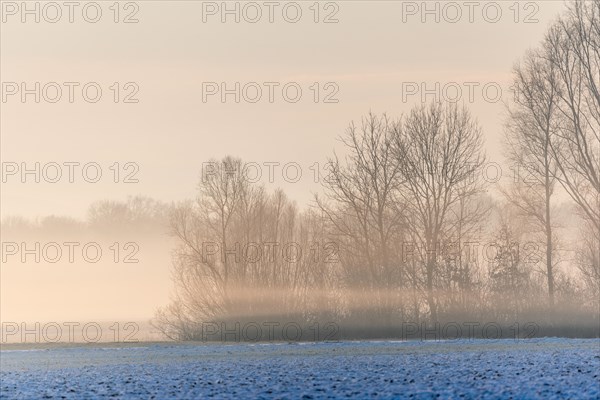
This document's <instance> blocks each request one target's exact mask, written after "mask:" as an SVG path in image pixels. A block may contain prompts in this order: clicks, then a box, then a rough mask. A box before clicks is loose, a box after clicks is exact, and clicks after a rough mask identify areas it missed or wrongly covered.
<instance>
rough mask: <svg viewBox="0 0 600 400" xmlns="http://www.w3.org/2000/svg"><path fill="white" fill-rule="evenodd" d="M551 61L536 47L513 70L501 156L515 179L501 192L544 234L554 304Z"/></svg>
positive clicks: (554, 127) (554, 87)
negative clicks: (510, 165) (504, 155)
mask: <svg viewBox="0 0 600 400" xmlns="http://www.w3.org/2000/svg"><path fill="white" fill-rule="evenodd" d="M557 81H558V74H557V71H556V68H555V66H554V65H553V64H552V63H550V62H548V61H546V60H544V59H543V58H542V57H541V56H540V55H539V54H538V53H537V52H530V53H529V54H527V56H526V57H525V60H524V61H523V63H521V64H519V65H517V66H516V67H515V70H514V87H515V88H517V91H516V93H515V97H514V103H515V105H514V107H513V108H512V109H509V121H508V123H507V128H508V129H507V138H506V142H507V153H508V154H507V155H508V159H509V160H510V161H512V163H513V167H514V168H515V171H516V173H515V178H516V179H515V182H513V183H512V185H511V187H510V189H509V190H504V191H503V192H504V195H505V197H506V198H507V199H508V200H509V201H510V202H511V203H512V204H513V205H514V206H515V207H516V208H517V209H518V210H519V212H520V215H521V216H522V217H524V218H526V219H528V220H529V221H531V222H533V224H534V225H535V226H536V227H538V229H539V231H541V232H542V233H543V235H544V237H545V247H546V268H545V274H546V278H547V279H546V280H547V287H548V297H549V302H550V305H553V304H554V292H555V289H554V287H555V282H554V281H555V278H554V275H555V273H554V267H555V261H554V260H553V255H554V252H555V249H554V246H553V220H552V216H551V200H552V195H553V194H554V187H555V183H556V176H557V171H558V167H557V162H556V159H555V158H554V157H553V152H552V143H553V141H554V140H556V138H557V136H558V135H559V126H558V121H557V111H558V105H557V103H558V102H559V93H558V88H557Z"/></svg>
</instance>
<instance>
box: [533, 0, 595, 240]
mask: <svg viewBox="0 0 600 400" xmlns="http://www.w3.org/2000/svg"><path fill="white" fill-rule="evenodd" d="M541 57H542V58H544V60H546V61H547V62H548V63H549V64H550V66H551V68H552V69H553V70H554V71H555V72H556V76H557V80H556V81H554V80H553V81H547V82H546V85H547V86H555V89H554V90H555V91H556V93H557V94H558V96H559V99H560V101H558V102H557V114H558V118H559V119H560V122H559V129H558V134H557V138H556V140H552V141H551V142H550V144H551V151H552V154H553V157H554V159H555V162H556V166H557V170H558V173H557V174H556V179H557V180H558V181H559V182H560V183H561V185H562V187H563V188H564V189H565V190H566V191H567V192H568V193H569V195H570V196H571V197H572V198H573V200H574V201H575V202H576V203H577V205H578V206H579V207H580V209H581V211H582V213H583V215H584V216H585V217H586V218H588V219H589V220H590V221H591V222H592V224H593V225H594V226H595V228H596V229H597V230H600V208H599V207H598V206H597V204H598V202H599V198H600V2H598V1H584V0H576V1H574V2H573V3H571V5H570V7H569V11H568V13H567V15H566V16H565V17H563V18H561V19H560V20H559V21H558V22H557V23H556V24H555V25H554V26H552V27H551V29H550V31H549V32H548V34H547V35H546V39H545V41H544V43H543V46H542V49H541Z"/></svg>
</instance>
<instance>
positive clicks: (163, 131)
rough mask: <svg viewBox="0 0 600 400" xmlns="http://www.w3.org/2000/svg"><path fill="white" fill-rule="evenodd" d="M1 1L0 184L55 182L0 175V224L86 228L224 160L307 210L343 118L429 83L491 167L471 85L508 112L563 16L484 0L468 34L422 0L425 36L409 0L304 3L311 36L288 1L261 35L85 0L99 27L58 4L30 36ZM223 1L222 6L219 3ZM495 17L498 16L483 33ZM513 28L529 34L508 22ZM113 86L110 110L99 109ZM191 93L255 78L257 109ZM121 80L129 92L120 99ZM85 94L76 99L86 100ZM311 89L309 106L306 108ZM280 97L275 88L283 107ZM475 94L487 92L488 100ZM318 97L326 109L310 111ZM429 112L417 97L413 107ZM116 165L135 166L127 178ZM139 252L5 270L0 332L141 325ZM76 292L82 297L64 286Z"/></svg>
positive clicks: (145, 284)
mask: <svg viewBox="0 0 600 400" xmlns="http://www.w3.org/2000/svg"><path fill="white" fill-rule="evenodd" d="M7 3H10V4H14V5H16V6H17V7H20V4H21V2H17V3H12V2H3V3H2V4H3V7H4V8H3V14H2V17H3V23H2V25H1V39H0V49H1V57H0V58H1V60H0V68H1V70H0V73H1V79H0V80H1V81H2V83H3V89H2V95H3V98H2V103H1V110H2V115H1V122H0V127H1V158H2V162H3V163H4V164H3V171H4V172H7V171H8V169H9V164H7V163H16V165H18V166H19V168H20V167H21V163H26V165H27V166H28V167H29V168H30V169H31V168H33V167H34V163H36V162H39V163H41V165H46V166H47V169H46V172H47V173H48V174H49V175H48V177H49V178H50V179H53V177H54V173H55V172H54V169H53V168H51V165H53V164H48V163H58V164H59V165H61V166H62V174H63V176H62V179H61V180H60V182H58V183H49V182H44V178H43V177H42V179H41V180H42V182H40V183H35V182H34V177H33V176H32V175H27V176H26V177H25V178H27V180H26V182H25V183H22V182H21V174H20V173H17V175H9V176H6V177H5V178H6V183H3V185H2V193H1V199H0V200H1V205H2V207H1V213H2V216H7V215H22V216H25V217H29V218H32V217H36V216H45V215H50V214H57V215H68V216H73V217H84V216H85V212H86V210H87V208H88V206H89V204H90V203H92V202H94V201H97V200H101V199H118V200H124V199H126V198H127V196H128V195H137V194H142V195H147V196H151V197H153V198H157V199H160V200H164V201H171V200H181V199H185V198H190V197H192V196H194V195H195V193H196V188H197V183H198V179H199V176H200V171H201V167H202V162H204V161H207V160H208V159H210V158H213V157H215V158H221V157H223V156H225V155H228V154H231V155H234V156H238V157H241V158H243V159H244V160H246V161H249V162H256V163H258V165H260V166H262V167H261V170H262V173H263V181H264V182H266V181H267V180H268V179H267V178H268V173H269V167H268V163H280V164H279V166H275V167H274V172H275V175H274V182H273V185H275V186H280V187H282V188H283V189H285V191H286V192H287V193H288V194H289V195H290V197H292V198H294V199H296V200H298V202H299V203H300V204H306V203H307V202H308V201H309V200H310V199H311V197H312V195H311V192H312V191H316V190H318V188H319V186H318V184H316V183H315V182H314V180H315V179H314V170H315V168H314V165H315V163H319V165H320V167H321V169H323V166H324V162H325V160H326V157H328V156H330V155H331V154H332V151H333V149H334V148H336V146H337V148H338V149H339V144H338V143H337V141H336V138H337V137H338V136H339V135H340V134H342V133H343V132H344V130H345V128H346V127H347V126H348V124H349V123H350V121H352V120H359V119H360V118H361V117H362V116H363V115H364V114H366V113H368V112H369V110H372V111H373V112H376V113H381V112H387V113H388V114H389V115H391V116H399V115H400V114H401V113H402V112H406V111H408V110H410V108H412V107H413V106H414V105H416V104H418V103H420V102H421V100H422V97H421V94H422V93H418V94H416V95H412V96H408V97H406V96H407V94H406V92H403V88H404V89H406V84H407V83H409V84H410V83H411V82H413V83H414V84H416V86H417V87H419V86H420V85H421V83H424V84H425V85H427V86H426V87H427V88H429V89H433V88H435V83H436V82H439V84H440V86H441V87H443V86H444V85H446V84H447V83H451V82H455V83H456V84H455V86H454V87H456V86H458V87H460V88H461V89H462V95H463V99H464V100H465V101H466V105H467V106H468V107H469V108H470V109H471V111H472V113H473V114H474V115H475V116H476V117H477V118H478V120H479V121H480V123H481V125H482V127H483V130H484V134H485V138H486V150H487V152H488V155H489V158H490V159H491V160H493V161H494V160H495V161H501V152H500V143H501V140H500V139H501V134H502V123H503V117H504V111H505V109H504V105H503V104H502V102H501V101H498V102H496V103H491V102H487V101H485V99H484V97H483V95H482V87H483V86H484V85H486V84H489V85H490V86H491V87H492V88H493V87H497V86H500V87H502V89H503V97H504V98H505V99H508V96H509V93H508V87H509V82H510V76H511V68H512V66H513V64H514V63H515V62H516V61H517V60H518V59H519V57H521V56H522V55H523V54H524V53H525V51H526V50H527V49H528V48H531V47H533V46H535V45H536V44H537V43H539V41H540V40H541V38H542V36H543V34H544V32H545V31H546V29H547V27H548V24H549V22H550V21H551V20H552V19H553V18H555V16H556V15H557V14H558V13H559V12H560V11H561V10H562V9H563V8H564V4H563V3H562V2H559V1H543V2H539V1H538V2H521V3H516V2H497V3H493V2H491V3H493V4H492V5H491V6H487V7H488V8H486V10H487V14H485V18H484V14H482V12H483V11H482V9H483V7H484V6H485V5H486V4H489V3H490V2H484V3H478V5H477V6H476V7H475V9H474V14H473V22H469V9H468V8H467V7H465V6H461V12H462V13H463V15H462V18H461V19H460V20H459V21H458V22H456V23H451V22H449V21H448V19H449V18H454V16H455V10H452V9H449V8H444V5H445V4H446V3H433V2H431V3H428V4H430V6H431V7H432V8H433V7H434V6H435V4H438V7H440V8H439V9H440V13H441V15H440V16H441V18H440V22H439V23H436V22H435V20H434V19H435V15H429V14H428V15H426V16H425V17H427V20H426V23H423V22H422V20H421V19H422V16H421V14H420V10H417V11H416V15H412V13H411V12H412V11H414V8H412V7H415V6H416V7H417V8H419V7H421V4H422V3H421V2H416V3H410V2H408V3H410V4H408V3H407V2H394V1H340V2H335V3H334V2H331V3H328V5H326V4H325V3H322V4H321V5H320V7H319V10H320V12H319V16H318V18H319V21H322V20H323V18H325V16H326V15H330V14H331V13H334V15H333V16H332V17H331V18H335V19H337V20H338V22H337V23H327V24H326V23H322V22H319V23H315V22H314V18H315V13H314V8H313V9H311V8H310V7H314V5H313V2H312V1H309V2H298V3H295V4H298V5H299V7H300V8H301V10H302V17H301V18H300V21H299V22H297V23H290V22H286V21H285V20H284V18H283V16H282V9H283V6H284V4H285V3H279V5H278V6H277V7H276V8H275V10H274V14H273V16H274V22H273V23H269V22H268V8H266V7H264V6H263V7H262V13H263V16H262V20H261V21H259V22H257V23H249V22H247V21H245V20H244V18H243V16H242V18H241V20H240V22H239V23H235V22H234V21H233V18H234V16H231V15H229V16H227V18H228V20H227V21H226V22H225V23H222V22H221V15H220V14H219V13H217V14H216V15H208V14H206V13H205V14H204V17H205V20H206V22H203V7H204V9H205V11H212V10H214V8H211V7H213V6H214V5H216V6H217V7H220V5H221V2H218V3H211V4H208V3H207V4H204V5H203V3H202V2H199V1H198V2H195V1H172V2H167V1H142V2H137V3H132V4H137V6H138V8H139V10H136V9H135V8H134V6H131V7H130V8H128V9H123V8H121V9H120V13H119V16H118V17H119V20H122V19H123V18H124V16H125V15H127V14H129V13H131V12H135V16H134V17H135V18H137V19H138V20H139V22H138V23H131V24H125V23H121V22H119V23H114V21H113V18H114V17H115V14H114V12H113V10H111V9H109V7H110V6H111V5H112V3H113V2H99V3H98V4H100V7H101V9H102V17H101V18H100V21H99V22H97V23H88V22H86V21H85V20H83V18H82V12H81V8H78V9H76V10H75V11H74V15H73V17H74V22H73V23H69V22H68V10H67V9H66V8H63V9H62V13H63V15H62V19H61V20H60V21H59V22H57V23H49V22H46V21H44V18H43V17H44V16H45V17H46V18H49V19H52V18H54V16H55V15H56V14H55V12H56V10H52V9H45V11H44V10H41V12H42V13H44V12H45V13H46V14H43V15H42V18H41V21H40V22H39V23H35V22H34V21H33V16H27V18H29V19H28V20H27V21H26V22H25V23H22V22H21V14H20V12H19V10H16V12H17V13H16V14H15V15H13V13H14V12H15V9H14V8H6V7H7V5H6V4H7ZM205 3H206V2H205ZM31 4H34V3H31ZM81 4H85V3H81ZM257 4H259V5H261V4H263V3H262V2H258V3H257ZM455 4H459V5H462V4H464V3H463V2H458V3H455ZM228 5H229V7H231V8H233V7H234V6H235V3H234V2H229V3H228ZM121 6H122V7H123V6H124V3H121ZM496 6H498V7H499V8H500V9H501V11H502V16H501V17H500V19H499V21H498V22H496V23H492V22H489V21H490V19H493V18H495V7H496ZM32 7H33V6H32ZM240 7H243V5H240ZM289 7H290V6H288V9H287V12H288V14H286V16H287V18H293V17H294V8H289ZM490 7H492V8H490ZM511 7H512V8H511ZM444 10H445V11H444ZM516 10H519V13H518V22H515V17H516V16H517V15H516V14H515V12H516ZM246 11H247V12H248V14H245V15H246V17H248V18H253V17H254V15H255V14H254V12H255V11H253V10H251V9H246ZM409 11H410V12H409ZM87 12H88V14H86V16H87V17H88V18H90V17H89V16H90V15H91V16H92V18H93V16H94V10H93V9H91V10H90V9H88V10H87ZM444 12H446V14H444ZM444 15H445V16H446V18H444ZM403 16H404V17H405V18H404V19H405V21H403ZM526 17H529V20H530V23H524V19H526ZM486 18H487V20H486ZM531 20H537V21H538V22H535V21H531ZM11 82H14V83H16V85H14V84H12V83H11ZM22 82H25V84H26V88H29V89H33V88H34V87H35V82H40V88H43V87H44V86H45V85H46V84H47V83H49V82H56V83H57V85H52V84H51V85H46V92H45V93H40V95H41V97H42V98H41V99H40V103H35V101H34V94H30V95H27V96H26V97H25V100H26V101H25V103H23V102H22V101H21V97H20V94H21V93H16V94H15V95H11V93H12V92H13V91H14V90H15V88H18V90H19V91H20V90H21V83H22ZM64 82H75V83H77V84H78V85H79V86H75V84H69V85H71V87H73V88H74V89H73V90H74V92H73V94H74V101H73V103H70V102H69V99H68V97H69V89H68V88H69V86H67V85H65V84H64ZM89 82H96V83H97V84H98V85H99V86H100V88H101V89H102V97H101V98H100V100H99V101H98V102H96V103H88V102H86V101H85V100H84V99H83V96H82V87H83V86H84V85H85V84H87V83H89ZM115 82H118V85H117V86H118V87H119V99H118V100H119V102H118V103H115V102H114V100H113V96H114V95H115V92H116V90H115V89H116V86H112V85H113V84H114V83H115ZM207 82H216V83H217V84H220V83H221V82H226V84H227V87H228V88H233V87H234V85H235V82H240V85H241V86H242V87H243V86H244V85H245V84H247V83H249V82H257V83H258V85H259V86H260V87H261V88H262V91H263V97H262V99H261V100H260V101H258V102H256V103H250V102H247V101H244V99H241V101H240V103H235V101H234V95H228V96H227V97H226V103H222V102H221V101H220V96H219V95H214V96H209V97H207V99H206V101H203V83H207ZM264 82H276V83H278V86H275V84H273V86H272V87H274V92H273V94H274V98H273V102H272V103H271V102H269V100H268V95H269V89H268V87H267V86H265V85H264ZM290 82H291V83H295V85H296V87H298V86H299V87H300V88H301V89H302V97H301V99H300V100H299V101H298V102H296V103H292V102H290V101H286V100H285V99H284V98H283V95H282V87H283V86H284V85H286V84H287V83H290ZM315 82H317V85H316V86H314V84H315ZM469 82H471V85H475V84H476V85H478V86H476V87H475V91H474V98H473V102H470V101H469V100H470V99H469V98H468V94H469V93H468V86H467V85H465V83H469ZM127 83H132V84H130V85H129V86H125V85H126V84H127ZM327 83H330V84H329V86H326V84H327ZM56 86H59V87H61V90H62V98H61V99H60V100H59V101H58V102H56V103H50V102H48V101H46V99H52V98H54V97H55V96H56V92H55V90H56ZM91 87H92V89H91V92H88V95H89V96H93V95H94V93H93V86H91ZM111 87H112V88H113V89H112V90H111ZM211 87H212V86H211ZM317 87H318V88H319V102H317V103H315V101H314V98H313V97H314V95H315V94H316V93H315V92H316V88H317ZM136 88H137V89H139V91H137V93H136V94H135V95H134V96H133V98H134V99H137V100H138V102H137V103H123V101H122V100H123V98H124V96H126V95H127V94H130V93H132V91H135V89H136ZM204 88H205V89H207V87H206V85H205V86H204ZM247 88H248V92H247V93H246V94H247V95H248V96H249V97H252V98H253V97H254V93H255V92H254V91H253V90H254V89H255V87H252V86H248V87H247ZM311 88H312V89H311ZM293 89H294V86H292V89H291V91H290V92H287V93H288V94H289V95H290V96H293V95H294V91H293ZM337 89H339V91H337V93H335V94H333V92H335V91H336V90H337ZM40 91H41V92H43V90H42V89H40ZM90 93H91V94H90ZM489 93H491V95H492V96H495V94H494V91H493V90H491V91H490V92H489ZM329 94H332V95H333V97H332V99H336V100H338V101H337V103H324V102H323V100H324V98H325V97H326V95H329ZM44 95H45V96H44ZM449 95H450V96H452V95H453V92H449ZM404 97H406V98H404ZM431 99H433V97H432V95H429V97H427V98H426V100H431ZM65 162H66V163H72V162H77V163H80V165H79V166H76V165H74V164H71V165H74V167H73V168H74V170H73V171H74V180H75V182H74V183H70V182H69V181H68V173H69V168H68V167H67V166H65V165H64V163H65ZM115 162H117V163H119V164H118V167H115V166H114V165H115ZM128 162H130V163H135V164H128V166H127V167H126V166H125V164H126V163H128ZM86 163H98V165H99V166H100V168H101V171H102V178H101V179H100V181H99V182H98V183H87V182H86V181H85V180H84V179H83V178H82V170H81V165H84V164H86ZM265 163H267V164H265ZM287 163H297V164H298V165H300V166H301V168H302V178H300V179H299V181H298V182H296V183H290V182H286V179H284V178H283V177H282V166H283V165H285V164H287ZM12 165H14V164H10V166H12ZM91 165H95V164H91ZM111 166H113V167H112V169H111ZM135 166H139V171H138V170H137V169H136V168H135ZM311 166H313V167H312V168H311ZM115 169H116V170H119V171H120V174H119V175H118V179H117V180H118V181H119V183H114V182H113V180H114V179H115V172H114V171H115ZM288 172H289V175H288V179H287V180H288V181H289V180H291V179H293V178H294V175H295V173H293V172H294V170H293V169H292V170H288ZM129 173H132V174H133V175H132V176H129V178H130V179H131V178H133V179H137V180H139V182H138V183H124V182H123V180H124V179H125V178H126V177H127V176H128V174H129ZM505 173H506V174H508V173H510V172H509V171H508V170H505ZM94 175H95V172H94V169H93V168H92V169H88V175H86V177H87V178H88V179H92V180H93V179H94ZM3 240H4V239H3ZM140 257H141V259H142V261H144V262H145V263H142V264H140V265H133V266H131V265H130V266H126V267H125V266H123V267H122V266H120V265H113V266H112V267H111V268H112V269H104V268H103V269H102V271H101V272H99V269H98V267H94V266H91V265H87V266H86V268H89V269H88V270H86V271H83V270H77V273H76V274H73V271H72V268H73V267H72V266H66V267H63V268H62V269H60V268H54V267H53V268H46V269H44V268H42V267H41V266H39V265H37V266H28V267H25V266H23V267H21V268H19V269H7V268H6V267H7V266H5V268H3V270H2V313H3V319H4V320H6V319H17V320H34V319H42V320H48V319H51V318H57V319H61V318H62V319H63V320H67V319H69V318H75V319H77V318H79V319H81V318H88V319H91V318H115V319H125V318H128V317H131V318H146V317H150V316H152V315H153V313H154V311H155V309H156V307H157V306H160V305H165V304H166V303H167V302H168V293H169V291H170V289H171V285H170V282H169V259H168V254H167V253H166V252H163V253H160V254H152V253H150V254H148V253H143V254H141V255H140ZM94 268H96V269H94ZM120 268H122V269H120ZM111 277H112V278H111ZM77 280H79V281H80V282H89V281H92V282H94V285H93V287H91V286H89V285H77V284H74V282H76V281H77ZM79 281H78V282H79ZM66 288H69V289H68V290H67V289H66ZM44 290H45V291H44ZM40 291H41V292H40ZM32 293H38V294H37V295H36V296H33V295H32ZM107 293H108V294H110V295H108V294H107ZM133 294H135V296H133Z"/></svg>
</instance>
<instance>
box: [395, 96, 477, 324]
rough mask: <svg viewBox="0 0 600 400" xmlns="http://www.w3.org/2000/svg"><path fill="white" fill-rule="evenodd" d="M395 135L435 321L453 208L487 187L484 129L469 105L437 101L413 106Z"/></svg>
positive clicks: (414, 231) (412, 230)
mask: <svg viewBox="0 0 600 400" xmlns="http://www.w3.org/2000/svg"><path fill="white" fill-rule="evenodd" d="M394 137H395V141H394V144H395V146H394V151H395V156H396V160H397V162H398V165H399V168H400V172H401V174H402V178H403V183H402V187H401V190H400V193H401V195H402V197H403V200H404V201H405V203H406V212H407V214H408V215H410V216H411V221H410V223H409V228H410V230H411V233H412V235H413V237H414V238H415V239H416V240H417V241H418V245H419V248H420V249H421V253H422V254H423V264H424V270H425V271H424V272H425V290H426V293H427V294H426V296H427V303H428V306H429V311H430V316H431V319H432V320H433V321H435V320H437V300H436V294H435V287H436V279H437V278H438V272H439V269H438V256H439V248H440V246H441V244H442V241H443V240H444V239H445V238H447V237H448V228H449V212H450V210H451V208H452V207H453V206H455V205H456V204H457V203H458V202H459V201H460V200H461V198H468V197H470V196H474V195H475V194H477V193H478V192H479V190H480V188H481V182H480V181H479V180H478V179H477V176H478V175H477V174H475V171H479V170H480V167H481V166H482V165H483V162H484V156H483V153H482V144H483V139H482V133H481V128H480V127H479V126H478V124H477V122H476V121H474V120H473V118H472V117H471V115H470V113H469V112H468V111H467V110H466V109H465V108H459V107H458V106H457V105H456V104H448V105H443V104H441V103H432V104H430V105H422V106H418V107H416V108H415V109H413V110H412V111H411V112H410V114H409V115H408V116H407V117H406V118H404V120H403V121H402V123H400V124H397V125H396V127H395V132H394Z"/></svg>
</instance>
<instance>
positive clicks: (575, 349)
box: [0, 339, 600, 399]
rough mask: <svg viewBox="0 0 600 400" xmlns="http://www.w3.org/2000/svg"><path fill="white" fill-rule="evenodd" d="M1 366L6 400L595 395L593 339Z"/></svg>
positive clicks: (95, 350)
mask: <svg viewBox="0 0 600 400" xmlns="http://www.w3.org/2000/svg"><path fill="white" fill-rule="evenodd" d="M0 370H1V371H0V377H1V395H0V397H2V398H7V399H9V398H26V399H39V398H72V399H88V398H125V399H128V398H130V399H133V398H143V399H150V398H156V399H167V398H182V399H194V398H212V397H214V398H237V399H241V398H305V399H310V398H411V399H430V398H431V399H434V398H443V399H451V398H455V399H465V398H488V399H492V398H501V399H510V398H521V399H525V398H543V399H548V398H556V399H564V398H578V399H579V398H587V399H598V398H599V397H600V340H598V339H528V340H458V341H446V342H444V341H431V342H423V341H414V342H340V343H306V344H276V343H271V344H234V345H221V344H147V343H146V344H145V343H139V344H135V345H131V344H130V345H122V344H112V345H96V346H89V345H88V346H83V347H77V346H67V347H54V348H51V349H48V348H45V349H43V348H30V349H26V350H23V349H19V350H14V349H13V350H6V347H3V351H2V352H1V353H0Z"/></svg>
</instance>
